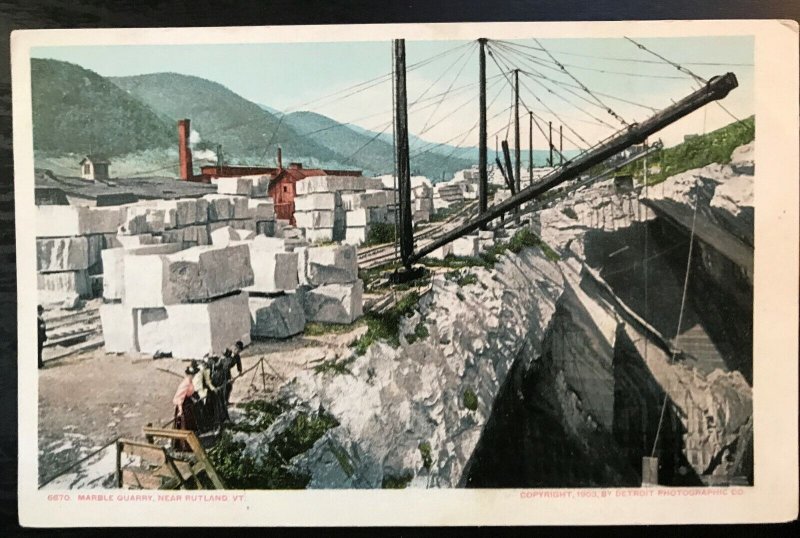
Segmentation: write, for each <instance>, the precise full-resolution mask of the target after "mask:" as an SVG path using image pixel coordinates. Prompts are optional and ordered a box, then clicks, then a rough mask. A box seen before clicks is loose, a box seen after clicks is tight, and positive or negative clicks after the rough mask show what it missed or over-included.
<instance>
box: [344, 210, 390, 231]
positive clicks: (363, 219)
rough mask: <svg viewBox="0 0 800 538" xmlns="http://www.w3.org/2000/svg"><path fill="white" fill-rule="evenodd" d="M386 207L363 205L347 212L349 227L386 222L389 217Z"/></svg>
mask: <svg viewBox="0 0 800 538" xmlns="http://www.w3.org/2000/svg"><path fill="white" fill-rule="evenodd" d="M388 214H389V213H388V211H387V210H386V208H385V207H363V208H360V209H353V210H351V211H347V212H346V213H345V215H346V216H345V219H346V222H347V227H348V228H350V227H359V226H367V225H369V224H375V223H385V222H386V221H387V218H388Z"/></svg>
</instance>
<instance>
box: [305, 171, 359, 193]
mask: <svg viewBox="0 0 800 538" xmlns="http://www.w3.org/2000/svg"><path fill="white" fill-rule="evenodd" d="M365 185H366V178H364V177H361V176H311V177H307V178H305V179H304V180H302V181H298V182H297V184H296V185H295V188H296V193H297V195H304V194H311V193H315V192H336V191H359V190H364V189H365V188H366V187H365Z"/></svg>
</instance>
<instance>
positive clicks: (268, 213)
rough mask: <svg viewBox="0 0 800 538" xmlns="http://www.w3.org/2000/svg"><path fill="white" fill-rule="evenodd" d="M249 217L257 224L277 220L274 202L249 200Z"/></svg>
mask: <svg viewBox="0 0 800 538" xmlns="http://www.w3.org/2000/svg"><path fill="white" fill-rule="evenodd" d="M247 206H248V208H249V213H248V217H249V218H251V219H253V220H255V221H256V222H258V221H262V220H275V204H274V203H273V202H272V200H252V199H251V200H248V201H247Z"/></svg>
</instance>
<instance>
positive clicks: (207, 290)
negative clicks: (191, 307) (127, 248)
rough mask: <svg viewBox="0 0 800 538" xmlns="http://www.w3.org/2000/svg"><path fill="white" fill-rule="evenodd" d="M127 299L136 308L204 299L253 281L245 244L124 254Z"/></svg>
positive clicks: (247, 284) (240, 287) (125, 297)
mask: <svg viewBox="0 0 800 538" xmlns="http://www.w3.org/2000/svg"><path fill="white" fill-rule="evenodd" d="M124 282H125V294H124V298H123V300H124V302H125V304H127V305H128V306H130V307H134V308H153V307H160V306H164V305H170V304H177V303H186V302H192V301H204V300H208V299H212V298H214V297H218V296H220V295H225V294H227V293H231V292H233V291H237V290H241V289H243V288H245V287H247V286H251V285H252V284H253V270H252V268H251V266H250V252H249V249H248V248H247V247H246V246H245V245H232V246H228V247H216V246H197V247H192V248H188V249H185V250H182V251H179V252H176V253H174V254H168V255H148V256H125V260H124Z"/></svg>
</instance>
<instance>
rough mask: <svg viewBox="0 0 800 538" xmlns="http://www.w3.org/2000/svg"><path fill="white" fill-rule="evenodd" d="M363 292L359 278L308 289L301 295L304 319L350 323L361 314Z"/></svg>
mask: <svg viewBox="0 0 800 538" xmlns="http://www.w3.org/2000/svg"><path fill="white" fill-rule="evenodd" d="M363 293H364V285H363V283H362V282H361V280H356V281H355V282H351V283H349V284H327V285H325V286H319V287H318V288H312V289H309V290H308V291H306V292H305V294H304V296H303V308H304V311H305V314H306V319H307V320H308V321H315V322H319V323H343V324H347V323H352V322H353V321H355V320H356V319H358V318H360V317H361V315H362V314H363V300H362V296H363Z"/></svg>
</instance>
